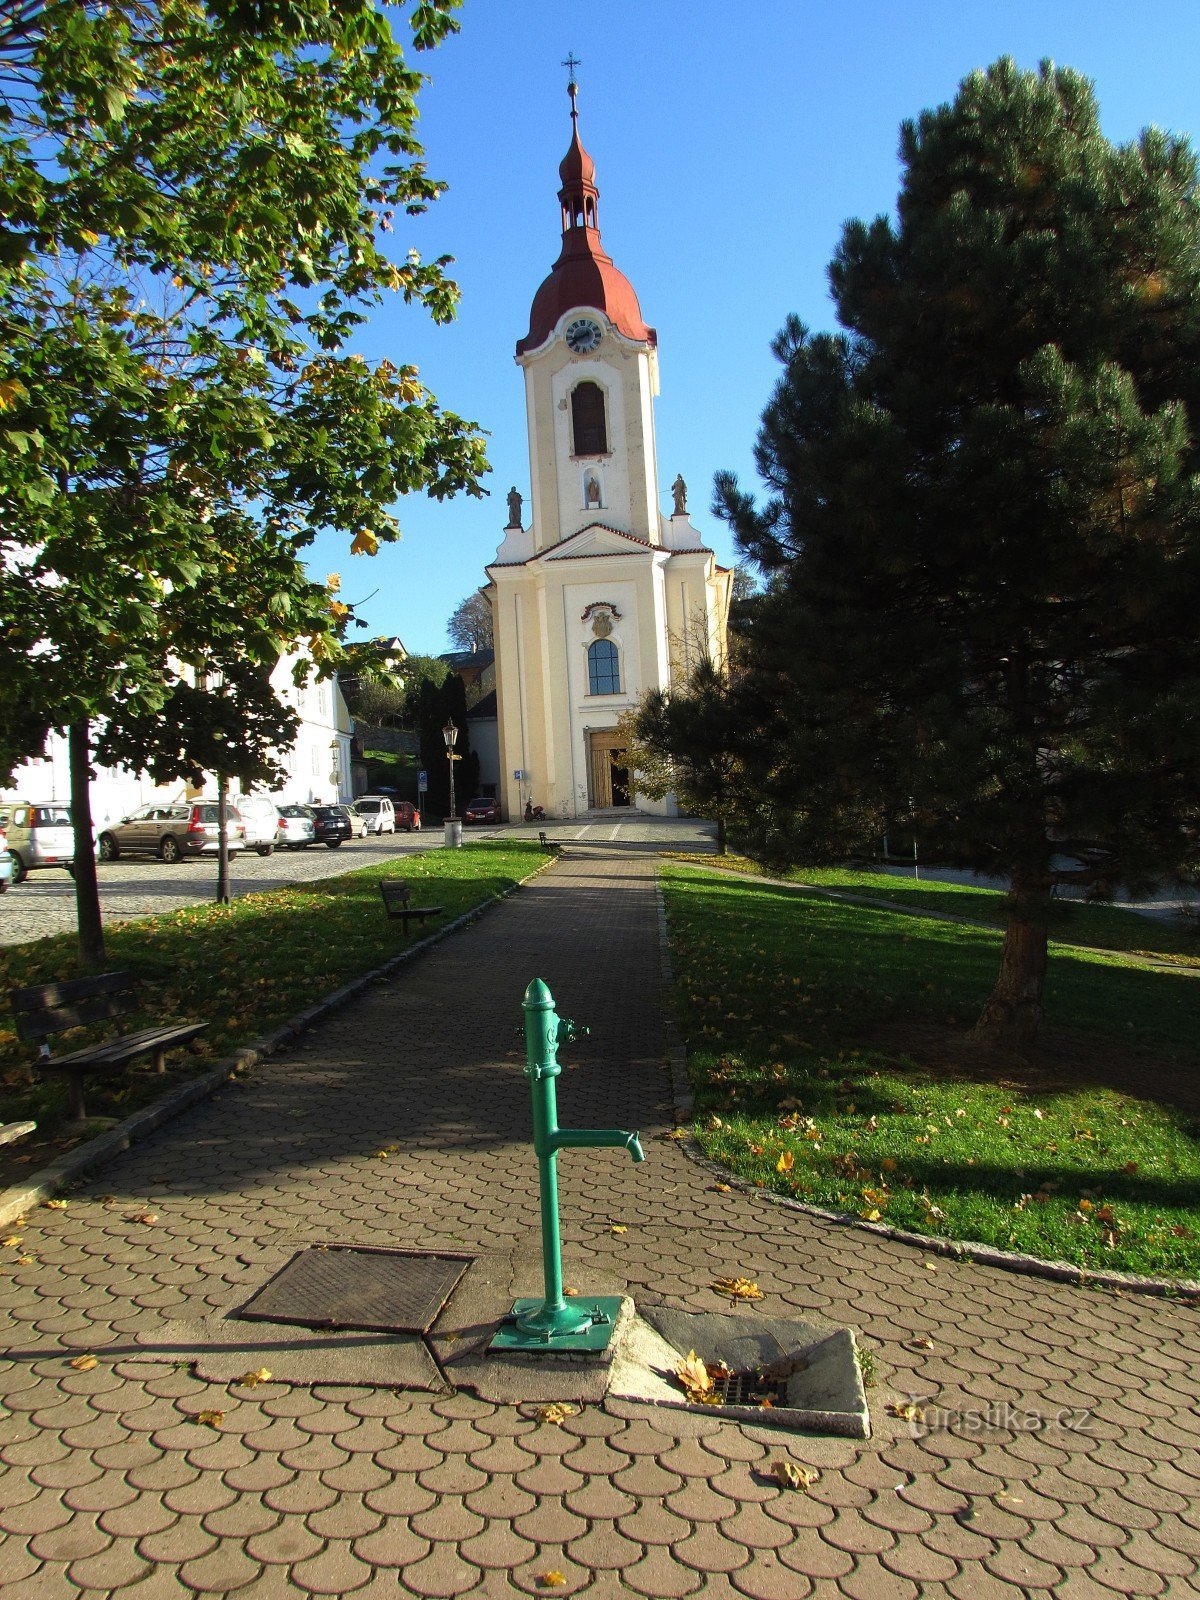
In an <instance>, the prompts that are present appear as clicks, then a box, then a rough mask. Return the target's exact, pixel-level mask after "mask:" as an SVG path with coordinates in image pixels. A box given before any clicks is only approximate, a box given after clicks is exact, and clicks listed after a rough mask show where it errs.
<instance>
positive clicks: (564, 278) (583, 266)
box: [517, 80, 658, 355]
mask: <svg viewBox="0 0 1200 1600" xmlns="http://www.w3.org/2000/svg"><path fill="white" fill-rule="evenodd" d="M567 93H568V94H569V95H570V97H571V144H570V148H569V149H568V150H567V153H566V155H565V156H564V157H563V159H562V162H561V164H560V166H559V169H558V175H559V178H560V179H561V180H562V187H561V188H560V189H559V191H558V198H559V200H560V201H561V203H562V223H563V236H562V250H561V251H560V252H559V257H558V260H557V261H556V262H555V263H554V265H553V267H552V268H551V269H550V276H549V277H548V278H546V279H545V281H544V282H543V283H542V285H541V287H540V288H539V289H538V292H537V293H536V294H535V295H534V297H533V308H532V310H531V311H530V313H529V332H528V333H527V334H526V335H525V337H524V338H523V339H522V340H520V341H519V343H518V344H517V354H518V355H523V354H524V353H525V351H526V350H536V349H537V348H538V346H539V345H541V344H544V343H545V341H546V339H547V337H548V336H549V335H550V333H551V332H552V331H553V329H554V326H555V324H556V323H557V322H558V319H559V318H560V317H561V316H562V314H563V312H564V311H570V310H571V309H572V308H573V307H574V306H591V307H593V308H594V309H595V310H597V311H602V312H603V313H604V315H605V316H606V317H607V318H608V320H609V321H610V322H611V323H612V324H613V326H614V327H615V328H616V329H617V331H618V333H623V334H624V335H625V337H626V338H627V339H636V340H638V341H639V342H641V343H643V344H657V342H658V335H657V334H656V333H655V331H654V329H653V328H650V327H647V326H646V324H645V322H643V321H642V311H641V307H640V306H639V305H638V297H637V295H636V294H635V293H634V288H633V285H632V284H631V283H630V281H629V279H628V278H627V277H626V276H625V274H624V273H623V272H620V271H618V269H617V268H616V267H615V266H613V262H612V257H611V256H607V255H605V253H604V250H603V248H602V246H601V244H600V228H599V225H598V223H597V220H596V208H597V202H598V201H599V197H600V191H599V190H598V189H597V187H596V164H595V162H594V161H593V160H592V158H591V156H590V155H588V153H587V151H586V150H585V149H584V148H583V145H582V144H581V143H580V139H579V108H578V106H577V104H576V97H577V94H578V85H577V84H576V83H575V82H574V80H572V81H571V83H569V84H568V86H567Z"/></svg>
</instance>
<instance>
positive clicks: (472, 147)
mask: <svg viewBox="0 0 1200 1600" xmlns="http://www.w3.org/2000/svg"><path fill="white" fill-rule="evenodd" d="M461 19H462V31H461V33H460V34H459V35H458V36H457V37H456V38H453V39H451V40H449V41H448V42H447V43H446V44H444V45H442V46H440V47H439V48H438V49H437V50H435V51H432V52H430V53H429V54H427V55H425V56H422V57H419V58H417V64H418V65H419V66H420V67H421V68H422V70H424V71H425V72H426V73H427V74H428V75H429V77H430V79H431V80H432V81H431V82H430V83H429V84H428V85H427V87H426V88H425V90H424V91H423V93H422V96H421V110H422V115H421V125H420V136H421V138H422V140H423V141H424V144H425V147H426V152H427V157H428V165H429V169H430V171H431V172H432V173H433V174H434V175H435V176H437V177H440V178H443V179H444V180H446V182H448V183H449V185H450V189H449V192H448V194H447V195H446V196H445V197H444V198H443V199H442V200H440V201H439V202H438V203H437V205H435V206H434V207H432V208H431V210H430V211H429V212H428V213H427V215H426V216H425V217H423V218H420V219H416V220H415V221H412V222H408V223H404V224H402V225H398V226H397V232H396V234H395V235H394V239H395V242H396V244H397V246H398V250H399V253H400V254H403V252H404V250H406V249H407V248H408V247H409V246H410V245H412V246H415V247H416V248H417V249H419V250H420V251H421V253H422V254H423V255H425V256H435V255H439V254H441V253H447V254H450V255H453V256H454V257H455V265H454V267H453V268H452V269H451V271H452V274H453V276H454V277H455V278H456V280H457V281H458V283H459V284H460V286H461V288H462V292H463V298H462V304H461V307H460V310H459V315H458V319H457V321H456V322H455V323H453V324H451V325H450V326H448V327H444V328H434V327H433V326H432V325H431V324H429V323H428V322H427V321H426V320H425V319H424V318H423V317H422V316H421V315H420V314H419V313H418V312H415V311H413V310H410V309H407V308H405V307H404V306H403V305H402V304H400V303H398V302H390V303H388V304H387V305H385V306H384V307H382V308H381V309H380V310H379V311H378V312H376V314H375V315H374V317H373V318H372V321H371V324H370V326H369V328H368V329H367V330H365V331H364V335H363V337H362V339H361V340H360V345H361V348H363V349H364V350H365V351H366V353H367V354H369V355H371V356H388V357H389V358H390V359H391V360H393V361H396V362H401V361H405V362H415V363H416V364H417V365H418V366H419V367H420V369H421V374H422V377H423V379H424V381H425V382H426V383H427V384H428V385H429V387H430V388H431V389H432V390H433V392H434V393H435V394H436V395H437V397H438V399H439V401H440V402H441V404H442V405H443V407H444V408H446V409H447V410H452V411H456V412H458V413H459V414H460V415H463V416H466V417H470V418H472V419H473V420H475V421H477V422H478V423H479V424H480V425H481V426H482V427H483V428H484V429H485V430H486V431H487V433H488V434H489V441H488V455H489V458H490V460H491V463H492V467H493V469H494V470H493V471H492V472H491V474H490V475H489V476H488V478H487V480H486V486H487V487H488V488H489V489H490V491H491V495H490V498H488V499H485V500H482V501H479V500H470V499H466V498H462V497H460V498H459V499H456V500H452V501H447V502H445V503H444V504H441V505H438V504H435V503H433V502H430V501H426V500H423V499H413V500H411V501H408V502H405V503H403V504H402V505H401V506H400V507H399V508H398V511H399V516H400V521H401V525H402V527H403V529H404V537H403V539H402V540H401V542H400V543H398V544H396V545H393V546H390V547H386V548H384V549H381V551H380V554H379V555H378V556H376V557H374V558H364V557H351V556H350V555H349V553H348V544H349V540H348V539H343V538H341V537H340V536H334V535H327V536H324V537H323V538H322V539H320V540H319V541H318V543H317V544H316V545H315V546H314V547H313V550H312V552H311V561H310V567H311V570H312V571H313V573H314V576H318V577H324V575H325V573H326V572H329V571H331V570H336V571H339V572H340V573H341V575H342V584H343V597H344V598H346V599H348V600H353V601H358V602H362V603H360V604H359V606H358V614H359V615H360V616H362V617H363V618H364V619H365V620H366V622H367V624H368V629H369V633H370V634H379V633H386V634H399V636H400V637H401V639H403V640H404V642H405V644H406V645H407V646H408V648H409V650H411V651H422V652H437V651H440V650H443V649H445V648H447V641H446V638H445V624H446V619H447V618H448V617H449V615H450V613H451V611H452V610H453V609H454V607H455V605H456V604H457V603H458V602H459V600H461V599H462V598H463V597H464V596H465V595H467V594H469V593H470V592H471V591H472V590H473V589H474V588H476V587H477V586H478V585H479V584H481V583H482V582H483V581H484V571H483V569H484V567H485V565H486V564H487V562H488V561H490V560H491V559H492V558H493V556H494V555H495V551H496V546H497V544H498V543H499V541H500V536H501V529H502V527H503V524H504V522H505V521H506V510H507V508H506V504H505V494H506V493H507V490H508V488H509V486H510V484H514V483H515V484H516V485H517V487H518V488H519V489H520V490H521V492H522V494H526V495H527V494H528V492H529V485H528V476H529V463H528V455H527V449H526V438H525V407H524V384H523V381H522V374H521V370H520V368H518V367H517V366H516V364H515V363H514V361H513V346H514V344H515V343H516V341H517V340H518V339H519V338H520V337H521V336H522V335H523V334H524V333H525V331H526V327H527V325H528V316H529V306H530V302H531V301H532V299H533V295H534V292H535V290H536V289H537V286H538V284H539V283H540V282H541V281H542V279H543V277H545V275H546V273H547V272H548V271H549V268H550V266H551V263H552V262H553V261H554V259H555V257H556V256H557V254H558V248H559V242H560V235H559V221H558V202H557V198H556V195H557V189H558V163H559V161H560V160H561V158H562V156H563V154H564V152H565V150H566V147H567V143H568V139H569V134H570V123H569V119H568V105H567V96H566V87H565V85H566V72H565V70H564V69H563V67H562V66H561V65H560V63H561V61H562V59H563V58H564V57H565V56H566V54H567V52H568V50H571V51H573V52H574V53H575V55H576V56H577V57H579V58H580V60H581V61H582V65H581V67H580V68H579V73H578V76H579V82H580V129H581V133H582V137H583V142H584V145H585V146H586V148H587V149H588V151H589V152H590V154H591V155H592V156H593V158H594V159H595V162H596V169H597V171H596V176H597V182H598V184H599V187H600V225H601V230H602V234H603V239H604V245H605V248H606V250H607V251H608V253H609V254H610V255H611V256H612V257H613V259H614V261H615V262H616V264H617V266H618V267H619V268H620V269H621V270H622V271H623V272H624V273H625V274H626V276H627V277H628V278H629V279H630V280H631V282H632V283H633V285H634V288H635V289H636V290H637V292H638V296H639V298H640V300H641V306H642V314H643V316H644V318H645V319H646V321H647V322H649V323H650V324H651V325H652V326H654V327H656V328H657V330H658V339H659V358H660V368H661V379H662V393H661V395H660V397H659V400H658V404H657V412H656V420H657V429H658V452H659V477H660V482H661V484H662V487H663V495H664V506H665V509H667V510H669V509H670V500H669V494H668V490H667V486H668V485H669V484H670V483H671V481H672V479H673V478H674V477H675V474H676V473H677V472H682V474H683V476H684V478H685V479H686V480H687V482H688V485H689V489H690V496H689V503H690V506H691V509H692V517H693V521H695V522H696V523H697V524H698V525H699V526H700V527H701V528H702V529H703V531H704V532H705V534H706V535H707V536H708V537H709V542H710V543H711V544H712V546H713V547H714V549H715V550H716V551H717V553H718V556H719V557H720V558H721V559H722V560H723V561H725V562H730V561H732V559H733V551H732V546H731V543H730V541H729V538H728V536H727V534H726V532H725V529H724V528H723V527H722V526H721V524H719V523H718V522H717V521H716V520H715V519H714V518H713V517H712V516H711V515H710V514H709V512H708V504H709V501H710V498H711V487H712V476H713V473H714V472H715V471H717V470H718V469H721V468H730V469H732V470H733V471H735V472H737V473H738V475H739V476H740V477H741V479H742V481H743V483H744V484H746V485H752V484H753V483H754V482H755V475H754V466H753V454H752V451H753V445H754V435H755V431H756V428H757V424H758V418H759V415H760V413H761V411H762V408H763V406H764V404H765V403H766V400H767V398H768V396H769V394H770V390H771V387H772V385H773V383H774V381H775V362H774V360H773V358H772V356H771V354H770V349H769V345H770V340H771V338H772V337H773V336H774V334H775V333H776V332H777V330H778V329H779V327H780V326H781V324H782V322H783V320H784V318H785V317H786V316H787V314H788V313H789V312H792V311H794V312H796V313H797V314H798V315H799V316H800V317H801V318H802V319H803V320H804V321H805V322H807V323H808V324H809V325H810V326H811V327H814V328H827V327H832V326H833V325H834V317H833V310H832V306H831V304H830V301H829V297H828V292H827V283H826V275H825V272H826V266H827V264H828V261H829V259H830V256H831V255H832V253H833V250H834V248H835V246H836V244H837V242H838V238H839V235H840V232H841V228H842V225H843V223H844V222H845V221H846V220H847V219H848V218H850V217H855V216H857V217H872V216H875V215H876V214H878V213H879V212H881V211H890V210H891V209H892V207H893V204H894V201H895V197H896V189H897V183H898V164H897V161H896V144H897V133H898V130H899V126H900V123H901V121H902V120H903V119H904V118H905V117H910V116H915V115H917V114H918V113H919V112H920V111H921V110H922V109H924V108H925V107H927V106H932V105H937V104H940V103H941V102H943V101H945V100H948V99H950V98H952V97H953V95H954V92H955V89H956V87H957V85H958V83H959V82H960V80H961V79H962V78H963V77H964V76H965V75H966V74H967V73H968V72H970V71H971V70H972V69H974V68H976V67H983V66H986V65H988V63H990V62H991V61H994V60H995V59H996V58H997V57H998V56H1001V55H1005V54H1008V55H1012V56H1014V57H1015V58H1016V60H1017V62H1018V63H1019V64H1020V65H1021V66H1025V67H1035V66H1036V65H1037V63H1038V62H1039V61H1040V60H1041V59H1042V58H1043V57H1047V56H1048V57H1050V58H1052V59H1053V60H1054V61H1056V62H1057V63H1058V64H1059V65H1062V66H1070V67H1074V68H1076V69H1077V70H1079V71H1081V72H1083V73H1085V74H1086V75H1087V76H1088V77H1090V78H1091V79H1092V80H1093V81H1094V83H1095V86H1096V92H1097V96H1098V99H1099V102H1100V110H1101V118H1102V122H1103V126H1104V130H1105V132H1106V134H1107V135H1108V136H1109V138H1111V139H1114V140H1125V139H1128V138H1132V137H1133V136H1135V135H1136V134H1137V132H1138V131H1139V130H1140V129H1141V128H1143V127H1145V126H1146V125H1147V124H1149V123H1157V124H1158V125H1159V126H1161V127H1165V128H1169V129H1171V130H1172V131H1174V132H1177V133H1188V134H1194V133H1195V132H1196V131H1200V5H1198V4H1197V3H1196V0H1157V3H1156V4H1155V5H1154V6H1152V7H1148V8H1146V10H1145V11H1142V12H1141V13H1140V15H1139V13H1138V10H1137V9H1136V8H1135V7H1133V6H1131V5H1129V4H1128V3H1118V0H1089V3H1083V0H993V3H987V0H906V3H901V0H842V3H841V4H837V5H830V4H823V5H818V4H815V3H813V0H754V3H753V4H752V5H748V6H746V7H745V8H744V9H741V10H731V9H730V7H729V5H728V3H723V4H720V5H718V4H716V3H715V0H603V3H601V4H597V3H595V0H593V3H592V4H589V5H583V4H581V3H579V0H465V3H464V5H463V8H462V12H461ZM372 591H377V592H376V593H375V594H374V596H373V598H370V599H365V598H364V597H366V596H368V595H370V594H371V593H372ZM358 637H359V638H364V637H367V635H366V634H364V633H361V632H360V633H359V634H358Z"/></svg>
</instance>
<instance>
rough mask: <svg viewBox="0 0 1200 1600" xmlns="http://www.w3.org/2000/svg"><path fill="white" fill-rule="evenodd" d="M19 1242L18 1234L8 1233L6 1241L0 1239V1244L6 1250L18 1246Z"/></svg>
mask: <svg viewBox="0 0 1200 1600" xmlns="http://www.w3.org/2000/svg"><path fill="white" fill-rule="evenodd" d="M20 1242H21V1236H20V1234H16V1233H10V1234H9V1236H8V1238H7V1239H0V1244H2V1245H4V1246H5V1247H6V1248H7V1247H9V1246H10V1245H18V1244H20Z"/></svg>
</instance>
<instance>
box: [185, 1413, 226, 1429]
mask: <svg viewBox="0 0 1200 1600" xmlns="http://www.w3.org/2000/svg"><path fill="white" fill-rule="evenodd" d="M192 1420H193V1421H194V1422H198V1423H199V1424H200V1426H201V1427H202V1428H213V1429H216V1428H219V1427H220V1426H221V1424H222V1423H223V1422H224V1421H225V1413H224V1412H223V1411H197V1413H196V1415H195V1417H194V1418H193V1419H192Z"/></svg>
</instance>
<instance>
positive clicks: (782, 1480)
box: [770, 1456, 820, 1489]
mask: <svg viewBox="0 0 1200 1600" xmlns="http://www.w3.org/2000/svg"><path fill="white" fill-rule="evenodd" d="M770 1471H771V1476H772V1477H773V1478H775V1479H776V1480H777V1482H778V1483H779V1484H781V1485H782V1487H783V1488H785V1489H807V1488H808V1487H809V1486H810V1485H811V1484H814V1483H816V1481H817V1479H818V1478H819V1477H820V1473H819V1472H814V1471H813V1470H812V1468H811V1467H799V1466H797V1465H796V1463H795V1462H794V1461H788V1460H787V1459H786V1458H785V1457H783V1456H781V1457H779V1459H778V1460H776V1461H772V1463H771V1468H770Z"/></svg>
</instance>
